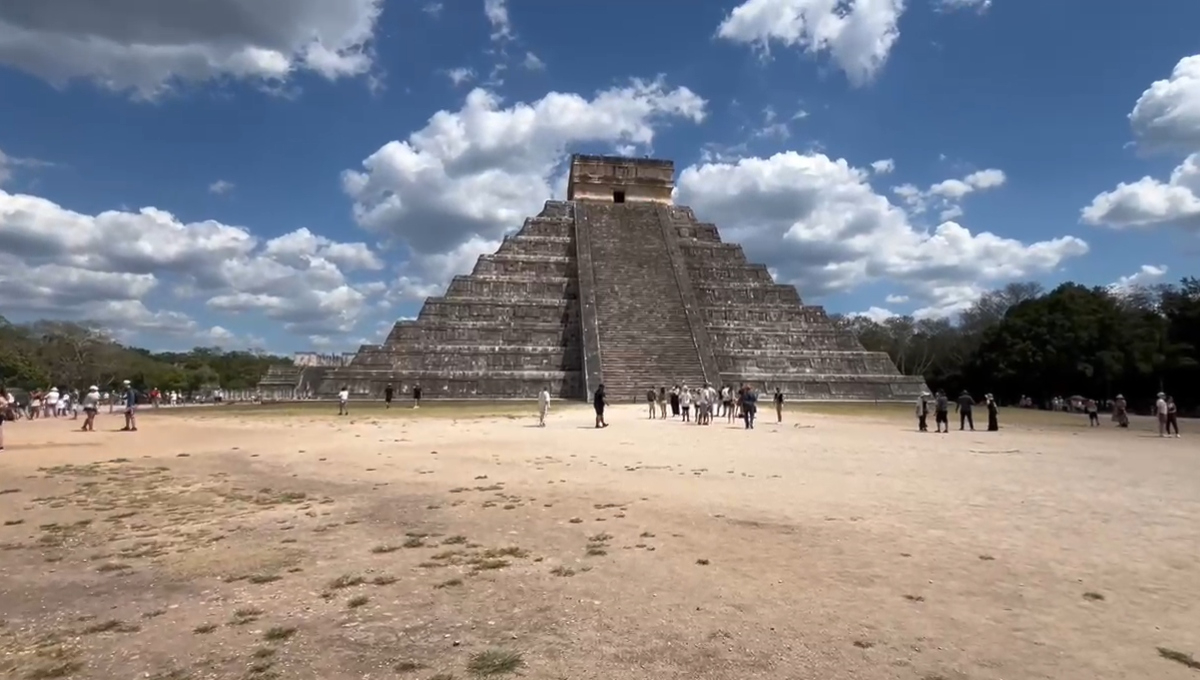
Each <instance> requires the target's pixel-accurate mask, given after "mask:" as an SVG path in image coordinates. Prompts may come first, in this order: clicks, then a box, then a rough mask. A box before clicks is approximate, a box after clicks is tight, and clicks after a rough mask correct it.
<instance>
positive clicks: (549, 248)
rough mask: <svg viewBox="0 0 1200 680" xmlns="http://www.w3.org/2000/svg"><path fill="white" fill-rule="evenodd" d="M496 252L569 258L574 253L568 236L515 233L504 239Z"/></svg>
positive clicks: (572, 244) (573, 247) (498, 253)
mask: <svg viewBox="0 0 1200 680" xmlns="http://www.w3.org/2000/svg"><path fill="white" fill-rule="evenodd" d="M496 254H497V255H519V256H547V255H548V256H552V257H566V258H571V257H574V255H575V244H574V243H572V241H571V239H570V238H569V237H553V236H524V235H516V236H509V237H508V238H506V239H504V241H503V242H501V244H500V249H499V250H497V251H496Z"/></svg>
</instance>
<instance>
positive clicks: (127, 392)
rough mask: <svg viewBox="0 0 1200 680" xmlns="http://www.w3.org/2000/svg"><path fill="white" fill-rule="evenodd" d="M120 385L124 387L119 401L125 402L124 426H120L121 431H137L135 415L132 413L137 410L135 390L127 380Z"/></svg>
mask: <svg viewBox="0 0 1200 680" xmlns="http://www.w3.org/2000/svg"><path fill="white" fill-rule="evenodd" d="M121 387H123V388H124V393H123V394H122V395H121V401H122V402H124V404H125V427H123V428H121V431H122V432H137V416H136V415H135V414H134V411H136V410H137V390H135V389H133V385H132V384H131V383H130V382H129V381H128V380H126V381H125V382H123V383H121Z"/></svg>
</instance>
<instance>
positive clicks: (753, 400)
mask: <svg viewBox="0 0 1200 680" xmlns="http://www.w3.org/2000/svg"><path fill="white" fill-rule="evenodd" d="M757 414H758V394H757V393H756V392H755V391H754V390H753V389H752V388H751V387H750V386H749V385H747V386H746V387H745V388H744V391H743V392H742V420H744V421H745V422H746V429H747V430H753V429H754V416H755V415H757Z"/></svg>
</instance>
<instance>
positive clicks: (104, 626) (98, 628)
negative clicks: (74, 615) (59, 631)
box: [80, 619, 142, 635]
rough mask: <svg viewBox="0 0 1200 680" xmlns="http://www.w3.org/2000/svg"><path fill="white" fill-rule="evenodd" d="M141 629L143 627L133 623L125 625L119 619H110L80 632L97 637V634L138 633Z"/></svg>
mask: <svg viewBox="0 0 1200 680" xmlns="http://www.w3.org/2000/svg"><path fill="white" fill-rule="evenodd" d="M141 629H142V627H141V626H138V625H135V624H132V623H125V622H124V621H121V620H119V619H109V620H107V621H101V622H100V623H94V624H92V625H90V626H88V627H87V628H84V629H83V630H82V631H80V632H81V634H83V635H95V634H97V633H136V632H138V631H139V630H141Z"/></svg>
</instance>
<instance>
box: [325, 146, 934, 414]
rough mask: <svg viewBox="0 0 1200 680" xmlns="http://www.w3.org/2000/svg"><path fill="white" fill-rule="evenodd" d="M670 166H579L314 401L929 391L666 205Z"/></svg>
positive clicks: (850, 396) (854, 395)
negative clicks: (681, 388) (348, 396)
mask: <svg viewBox="0 0 1200 680" xmlns="http://www.w3.org/2000/svg"><path fill="white" fill-rule="evenodd" d="M673 184H674V165H673V164H672V162H671V161H665V160H651V159H641V158H638V159H634V158H619V157H609V156H580V155H577V156H573V157H572V159H571V174H570V180H569V184H568V192H567V200H566V201H548V202H546V204H545V207H544V208H543V209H542V212H541V213H540V214H539V215H538V216H537V217H532V218H529V219H527V220H526V221H525V224H524V226H523V227H522V228H521V229H520V231H518V232H517V233H515V234H513V235H512V236H509V237H508V238H506V239H505V240H504V242H503V244H502V245H501V246H500V248H499V250H498V251H497V252H496V253H495V254H492V255H484V256H482V257H480V258H479V260H478V262H476V264H475V269H474V271H472V272H471V273H470V274H468V275H464V276H456V277H455V278H454V280H453V281H452V282H451V283H450V286H449V288H448V289H447V290H446V293H445V295H443V296H441V297H431V298H429V299H427V300H426V301H425V304H424V306H423V307H422V309H421V313H420V315H419V316H418V317H417V318H416V319H415V320H411V321H400V322H399V323H397V324H396V325H395V327H394V328H393V329H392V331H391V333H390V334H389V335H388V337H387V340H386V341H385V342H384V343H383V344H382V345H365V346H363V347H361V348H360V349H359V350H358V353H357V354H356V355H355V356H354V358H353V359H352V360H351V361H350V362H349V364H348V365H346V366H344V367H337V368H331V369H329V370H328V371H327V372H326V374H325V376H324V378H323V380H321V381H320V386H319V388H318V389H317V393H318V395H319V396H332V395H333V394H335V393H336V392H337V390H338V389H339V388H340V387H341V386H342V385H348V386H349V387H350V389H351V392H352V394H354V395H355V396H358V397H360V398H361V397H368V396H370V397H378V396H380V395H382V393H383V389H384V387H386V386H387V385H389V384H390V385H392V386H394V387H395V389H396V390H397V393H398V395H405V394H407V393H408V392H409V391H410V390H411V389H412V387H413V386H414V385H416V384H420V385H421V387H422V390H423V393H424V396H425V397H426V398H434V399H437V398H443V399H533V398H534V397H536V395H537V393H538V391H539V390H540V389H541V388H542V386H543V385H546V386H549V388H550V391H551V394H552V395H554V396H555V397H558V398H564V399H580V400H583V399H588V398H589V395H590V394H591V393H592V392H593V391H594V390H595V389H596V386H597V385H599V384H600V383H604V385H605V387H606V389H607V391H608V394H609V397H610V399H611V400H613V401H626V400H640V399H644V398H645V393H646V390H647V389H649V388H651V387H654V388H656V389H657V388H659V387H663V386H665V387H667V388H668V389H669V388H670V387H671V386H672V385H675V384H684V383H686V384H688V385H690V386H699V385H702V384H703V383H705V382H709V383H712V384H714V385H721V384H729V385H739V384H744V383H749V384H751V385H753V386H755V387H757V388H758V389H760V390H765V391H773V390H774V389H775V388H776V387H777V386H778V387H780V388H782V389H783V391H784V393H785V394H786V395H787V398H788V400H789V401H799V400H818V401H899V400H910V399H915V397H916V395H917V394H919V393H920V391H921V390H922V389H923V388H924V382H923V380H922V379H921V378H920V377H919V376H904V375H901V374H900V373H899V372H898V371H897V370H896V367H895V365H894V364H893V363H892V361H891V360H890V358H889V357H888V356H887V355H886V354H884V353H881V352H868V351H865V350H864V349H863V348H862V345H861V344H859V342H858V340H857V339H856V338H855V337H854V336H853V335H851V334H849V333H847V332H845V331H842V330H839V329H837V328H835V327H834V326H833V324H832V323H831V322H830V320H829V319H828V317H827V316H826V314H825V310H824V309H823V308H821V307H817V306H810V305H805V304H804V303H803V302H802V300H801V299H800V296H799V294H798V293H797V292H796V289H795V288H794V287H792V286H788V285H780V284H777V283H775V281H774V280H773V279H772V278H771V275H770V273H768V271H767V268H766V267H765V266H764V265H761V264H751V263H749V262H747V260H746V256H745V254H744V253H743V252H742V248H741V246H738V245H735V244H732V243H723V242H722V241H721V237H720V234H719V233H718V231H717V227H716V226H714V225H712V224H705V223H701V222H698V221H697V220H696V217H695V215H694V214H693V213H692V211H691V209H690V208H686V207H683V206H676V205H673V203H672V200H671V192H672V188H673Z"/></svg>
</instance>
